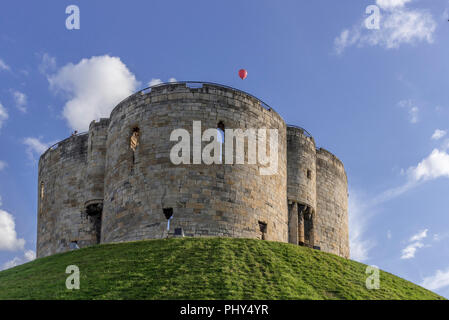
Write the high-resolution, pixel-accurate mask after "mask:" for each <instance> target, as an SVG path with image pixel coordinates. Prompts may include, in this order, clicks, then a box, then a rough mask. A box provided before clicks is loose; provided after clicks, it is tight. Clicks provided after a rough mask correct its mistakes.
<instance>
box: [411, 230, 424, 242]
mask: <svg viewBox="0 0 449 320" xmlns="http://www.w3.org/2000/svg"><path fill="white" fill-rule="evenodd" d="M427 232H429V229H424V230H422V231H420V232H418V233H417V234H414V235H413V236H412V237H411V238H410V240H409V241H410V242H413V241H421V240H423V239H425V238H427Z"/></svg>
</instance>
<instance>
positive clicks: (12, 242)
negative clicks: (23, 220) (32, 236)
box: [0, 209, 25, 251]
mask: <svg viewBox="0 0 449 320" xmlns="http://www.w3.org/2000/svg"><path fill="white" fill-rule="evenodd" d="M24 245H25V240H24V239H18V238H17V233H16V224H15V222H14V217H13V216H12V215H11V214H9V213H8V212H6V211H4V210H1V209H0V250H8V251H15V250H23V247H24Z"/></svg>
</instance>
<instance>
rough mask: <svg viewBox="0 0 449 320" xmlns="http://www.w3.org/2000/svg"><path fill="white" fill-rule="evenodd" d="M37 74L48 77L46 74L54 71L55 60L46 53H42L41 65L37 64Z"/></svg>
mask: <svg viewBox="0 0 449 320" xmlns="http://www.w3.org/2000/svg"><path fill="white" fill-rule="evenodd" d="M38 69H39V72H40V73H42V74H43V75H48V72H53V71H55V70H56V58H55V57H52V56H50V55H49V54H48V53H44V54H43V55H42V56H41V63H40V64H39V67H38Z"/></svg>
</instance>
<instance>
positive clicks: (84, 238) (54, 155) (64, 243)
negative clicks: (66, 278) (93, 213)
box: [36, 134, 96, 258]
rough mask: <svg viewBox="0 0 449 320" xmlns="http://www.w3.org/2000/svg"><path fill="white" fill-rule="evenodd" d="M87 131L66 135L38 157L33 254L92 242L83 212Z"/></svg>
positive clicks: (86, 244) (92, 238)
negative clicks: (76, 134)
mask: <svg viewBox="0 0 449 320" xmlns="http://www.w3.org/2000/svg"><path fill="white" fill-rule="evenodd" d="M87 137H88V136H87V134H83V135H78V136H73V137H70V138H68V139H66V140H64V141H61V142H59V143H58V145H56V146H54V147H52V148H50V149H49V150H47V151H46V152H45V153H44V154H43V155H42V156H41V158H40V160H39V179H38V199H39V200H38V219H37V224H38V227H37V250H36V251H37V257H39V258H40V257H44V256H48V255H51V254H55V253H58V252H64V251H67V250H69V246H70V244H71V243H72V242H76V243H77V244H78V245H79V246H80V247H83V246H88V245H92V244H95V243H96V240H95V232H94V229H93V224H92V221H91V220H90V218H89V217H88V216H87V215H86V214H85V210H84V199H85V191H84V190H85V183H86V181H85V176H86V160H87V141H88V139H87Z"/></svg>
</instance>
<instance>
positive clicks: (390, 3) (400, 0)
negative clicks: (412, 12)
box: [376, 0, 412, 10]
mask: <svg viewBox="0 0 449 320" xmlns="http://www.w3.org/2000/svg"><path fill="white" fill-rule="evenodd" d="M410 1H412V0H376V4H377V5H378V6H379V7H380V8H381V9H384V10H391V9H397V8H402V7H403V6H404V5H405V4H406V3H408V2H410Z"/></svg>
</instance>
